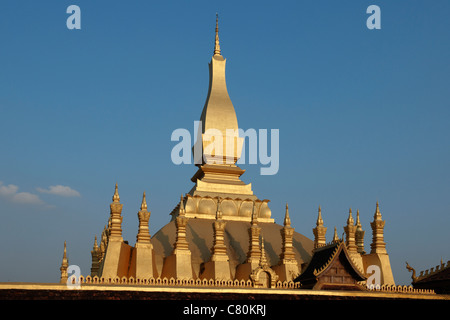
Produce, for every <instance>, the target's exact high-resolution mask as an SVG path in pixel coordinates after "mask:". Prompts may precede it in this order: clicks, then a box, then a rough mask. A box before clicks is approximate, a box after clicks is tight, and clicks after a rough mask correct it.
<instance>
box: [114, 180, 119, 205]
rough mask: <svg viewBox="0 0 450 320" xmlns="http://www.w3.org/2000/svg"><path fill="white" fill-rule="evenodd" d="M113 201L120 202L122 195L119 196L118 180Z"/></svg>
mask: <svg viewBox="0 0 450 320" xmlns="http://www.w3.org/2000/svg"><path fill="white" fill-rule="evenodd" d="M112 199H113V202H120V197H119V189H118V187H117V182H116V188H115V190H114V195H113V198H112Z"/></svg>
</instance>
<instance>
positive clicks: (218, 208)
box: [216, 197, 222, 220]
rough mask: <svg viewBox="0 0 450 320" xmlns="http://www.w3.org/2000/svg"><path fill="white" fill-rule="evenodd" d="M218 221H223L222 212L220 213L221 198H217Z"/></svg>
mask: <svg viewBox="0 0 450 320" xmlns="http://www.w3.org/2000/svg"><path fill="white" fill-rule="evenodd" d="M216 220H222V211H220V197H217V210H216Z"/></svg>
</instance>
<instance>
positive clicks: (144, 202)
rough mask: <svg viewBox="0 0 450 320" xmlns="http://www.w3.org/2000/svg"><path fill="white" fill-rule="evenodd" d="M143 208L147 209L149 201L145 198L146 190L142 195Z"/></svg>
mask: <svg viewBox="0 0 450 320" xmlns="http://www.w3.org/2000/svg"><path fill="white" fill-rule="evenodd" d="M141 210H147V201H146V200H145V191H144V194H143V196H142V203H141Z"/></svg>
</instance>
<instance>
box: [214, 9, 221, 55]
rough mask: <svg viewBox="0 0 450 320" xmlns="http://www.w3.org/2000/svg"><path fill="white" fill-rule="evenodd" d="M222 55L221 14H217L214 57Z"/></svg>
mask: <svg viewBox="0 0 450 320" xmlns="http://www.w3.org/2000/svg"><path fill="white" fill-rule="evenodd" d="M216 54H218V55H220V44H219V14H218V13H217V12H216V40H215V44H214V55H216Z"/></svg>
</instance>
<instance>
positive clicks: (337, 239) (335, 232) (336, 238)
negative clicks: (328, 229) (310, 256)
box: [333, 227, 339, 242]
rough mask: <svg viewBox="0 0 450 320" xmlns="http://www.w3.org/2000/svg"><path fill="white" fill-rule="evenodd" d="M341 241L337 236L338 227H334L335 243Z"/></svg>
mask: <svg viewBox="0 0 450 320" xmlns="http://www.w3.org/2000/svg"><path fill="white" fill-rule="evenodd" d="M338 241H339V237H338V234H337V229H336V227H334V236H333V242H338Z"/></svg>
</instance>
